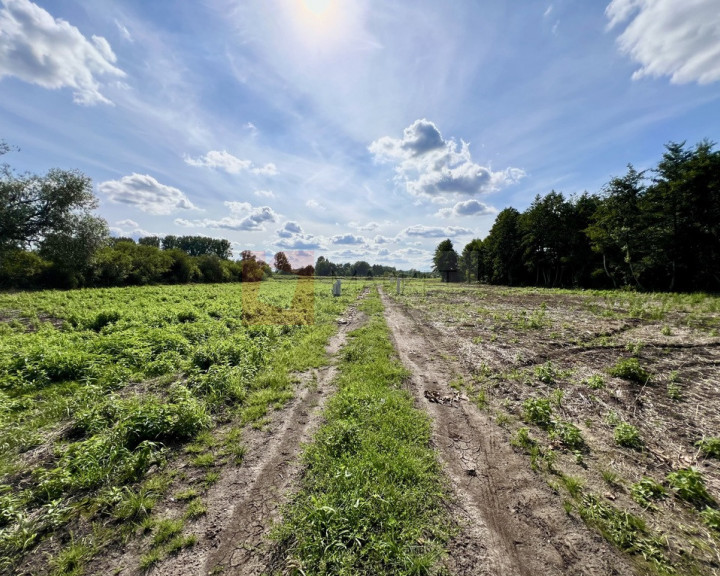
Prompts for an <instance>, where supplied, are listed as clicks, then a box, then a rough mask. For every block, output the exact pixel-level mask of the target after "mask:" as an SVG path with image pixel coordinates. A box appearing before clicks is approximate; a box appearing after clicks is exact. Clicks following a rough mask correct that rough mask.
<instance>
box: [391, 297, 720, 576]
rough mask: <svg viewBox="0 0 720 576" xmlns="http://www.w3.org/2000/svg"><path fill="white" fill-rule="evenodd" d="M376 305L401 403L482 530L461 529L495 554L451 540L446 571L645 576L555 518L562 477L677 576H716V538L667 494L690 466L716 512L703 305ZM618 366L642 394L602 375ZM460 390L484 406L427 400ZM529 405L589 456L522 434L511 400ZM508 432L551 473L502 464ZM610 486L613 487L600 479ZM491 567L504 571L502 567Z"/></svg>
mask: <svg viewBox="0 0 720 576" xmlns="http://www.w3.org/2000/svg"><path fill="white" fill-rule="evenodd" d="M384 302H385V305H386V310H387V317H388V321H389V323H390V326H391V329H392V330H393V333H394V335H395V339H396V346H397V348H398V351H399V353H400V356H401V358H402V359H403V362H405V363H406V365H407V366H408V367H409V368H410V369H411V370H412V372H413V379H412V390H413V393H414V394H415V396H416V398H417V399H418V403H419V404H420V405H424V406H426V407H427V409H428V411H429V412H430V414H431V416H432V417H433V419H434V421H435V430H436V442H437V444H438V448H439V449H440V455H441V458H443V461H444V462H445V463H446V466H447V469H448V473H449V474H450V477H451V480H452V482H453V485H454V486H455V489H456V493H457V495H458V501H459V503H460V504H461V507H462V509H463V512H465V513H466V515H467V516H468V520H469V522H471V521H472V520H473V519H474V517H475V516H477V517H479V518H480V519H481V520H482V522H481V524H480V527H479V528H478V527H473V526H472V524H470V523H467V526H468V528H467V529H466V530H470V531H471V532H472V531H473V530H475V531H476V532H477V531H478V530H481V531H482V530H487V531H488V532H489V533H490V537H491V539H490V540H489V542H492V543H493V544H492V545H489V546H487V547H483V546H480V545H471V544H468V542H469V541H470V540H472V538H470V537H461V538H460V542H459V544H460V545H461V546H462V548H461V550H460V551H454V552H453V553H452V555H453V556H455V557H456V559H452V558H451V562H455V563H456V564H455V566H452V568H453V571H455V572H457V573H459V574H462V573H468V574H469V573H474V574H476V573H488V574H490V573H503V570H507V573H519V574H540V573H543V574H547V573H551V574H613V573H620V574H626V573H633V572H634V573H638V574H646V573H652V571H651V570H650V568H649V567H648V565H647V564H644V563H643V561H642V558H641V557H640V556H639V555H638V556H633V557H630V556H627V555H626V554H622V553H619V552H616V551H615V549H614V547H611V546H609V545H608V544H606V543H605V542H604V540H603V539H602V538H601V537H600V536H599V534H597V533H596V532H595V531H594V529H589V528H586V527H585V525H584V523H583V522H582V521H581V520H580V519H579V518H578V516H577V514H576V513H570V514H567V513H566V512H565V510H564V508H563V503H564V501H566V500H570V497H569V495H568V493H567V492H566V491H565V488H563V487H562V486H561V484H562V482H561V478H563V477H572V478H574V479H577V480H578V481H579V482H580V484H581V485H582V487H583V490H585V491H587V492H588V493H593V494H596V495H598V496H599V497H600V498H601V499H602V500H604V501H605V502H606V503H608V504H611V505H612V506H613V507H615V508H617V509H619V510H623V511H628V512H629V513H631V514H633V515H635V516H637V517H639V518H641V519H642V520H643V521H645V523H646V524H647V526H648V529H649V530H651V531H652V532H653V533H654V534H656V535H657V536H658V538H659V539H660V540H661V541H662V542H663V543H664V549H663V555H664V556H665V557H666V559H667V560H668V562H669V563H670V565H672V566H673V567H675V569H676V570H677V573H679V574H714V575H717V574H720V551H719V550H720V545H719V544H720V538H719V537H720V534H718V533H717V532H713V531H712V530H710V529H709V528H708V527H707V526H706V525H704V524H703V522H702V520H701V517H700V515H699V514H698V509H696V508H695V507H693V506H692V505H690V504H688V503H686V502H684V501H682V500H680V499H679V498H677V497H674V495H673V491H672V489H671V487H670V486H669V484H668V482H667V480H666V478H667V474H668V473H670V472H673V471H676V470H678V469H682V468H689V467H693V468H695V469H696V470H699V471H700V472H701V473H702V476H703V478H704V481H705V484H706V487H707V490H708V492H709V493H710V495H711V496H712V497H713V498H714V499H715V501H716V502H717V501H718V500H720V462H719V461H718V460H716V459H709V458H705V457H704V456H703V455H702V453H701V452H700V451H699V450H698V448H697V446H696V442H697V441H698V440H700V439H702V438H704V437H709V436H716V437H717V436H719V435H720V337H718V326H720V312H719V311H718V307H717V304H716V303H713V301H712V299H711V298H707V299H705V300H703V298H702V297H698V298H697V299H696V302H695V301H694V300H692V299H691V298H689V297H687V298H685V299H682V298H680V297H679V298H676V299H673V297H670V296H667V297H665V296H652V295H646V296H643V295H629V296H627V297H624V296H623V295H622V294H618V293H608V294H606V295H603V294H597V293H587V294H585V293H583V292H580V291H575V292H573V291H553V290H527V289H507V288H501V287H489V286H480V287H479V286H470V287H468V286H458V285H455V286H440V287H438V286H435V287H433V288H429V289H427V290H422V289H417V288H415V289H413V290H408V291H407V293H406V294H405V295H401V296H397V295H395V294H394V290H393V295H392V297H385V298H384ZM628 358H635V359H637V361H638V362H639V364H640V365H641V366H642V367H643V368H645V369H646V370H647V371H648V372H649V373H650V375H651V377H650V380H649V381H648V382H644V383H637V382H632V381H628V380H624V379H622V378H618V377H613V376H611V375H610V374H609V369H610V368H611V367H612V366H614V365H615V364H616V363H617V362H618V361H619V360H623V359H628ZM543 367H549V369H551V371H552V372H553V375H554V376H553V381H552V382H543V381H541V379H540V378H539V377H538V370H541V369H543ZM591 376H600V377H601V378H602V381H603V385H602V387H600V388H592V387H590V386H589V384H588V378H590V377H591ZM450 384H452V385H453V386H452V387H451V386H450ZM457 389H459V390H461V391H463V393H464V394H466V395H467V396H466V397H470V398H471V399H472V400H474V401H477V400H478V399H479V398H482V400H481V401H479V402H478V405H475V404H473V402H472V401H470V402H469V401H464V400H461V401H459V402H452V403H451V404H450V405H444V404H441V403H436V402H432V401H430V399H429V398H427V397H425V396H424V392H425V391H426V390H429V391H437V392H438V393H439V394H440V395H445V396H447V395H448V394H450V393H456V390H457ZM540 397H545V398H556V399H557V402H556V403H555V404H554V405H553V410H554V413H555V415H556V417H557V418H561V419H562V420H563V421H566V422H570V423H572V424H574V425H575V426H577V427H578V429H579V430H580V431H581V433H582V436H583V438H584V440H585V442H586V444H587V450H586V451H585V452H584V453H583V454H581V455H580V457H579V458H578V455H576V454H574V453H573V452H572V451H570V450H566V449H564V448H563V446H562V445H560V444H558V442H557V441H556V440H554V439H553V438H552V437H549V435H548V433H547V431H545V430H542V429H540V428H539V427H537V426H534V425H533V424H529V423H527V422H525V421H523V402H525V401H526V400H527V399H528V398H540ZM478 406H480V407H478ZM618 421H623V422H627V423H629V424H632V425H633V426H635V427H636V428H637V429H638V431H639V433H640V437H641V438H642V441H643V446H642V448H641V449H637V450H634V449H631V448H625V447H621V446H618V445H617V443H616V442H615V439H614V436H613V430H614V426H615V424H616V423H617V422H618ZM520 427H528V428H529V429H530V433H531V436H532V437H533V438H534V439H535V440H537V442H538V443H539V445H542V446H543V448H544V449H550V450H551V451H553V452H554V454H555V456H556V461H555V463H554V465H553V470H551V471H548V470H545V469H543V470H536V471H535V472H533V471H531V468H530V459H529V458H528V456H527V455H525V454H523V453H522V452H521V451H519V450H517V451H515V450H513V448H512V447H511V446H510V439H511V438H512V437H513V433H514V432H515V431H517V430H518V429H519V428H520ZM472 469H474V472H472V473H471V474H472V475H469V474H470V473H469V472H468V470H472ZM548 469H550V466H548ZM610 474H612V475H614V476H615V481H614V482H608V481H607V479H608V477H609V476H610ZM643 477H648V478H652V479H654V480H655V481H656V482H658V483H660V484H662V485H663V486H664V487H665V488H666V489H667V491H668V496H667V497H666V498H664V499H662V500H658V501H656V502H654V509H653V508H650V507H644V506H642V505H640V504H639V503H638V502H636V501H634V500H633V498H632V494H631V486H632V484H633V483H635V482H638V481H639V480H641V479H642V478H643ZM485 540H486V541H488V540H487V538H485ZM463 553H470V554H471V555H472V554H474V555H476V556H477V558H478V559H479V561H482V562H486V563H489V565H490V566H499V569H495V568H490V569H488V571H487V572H480V571H478V568H477V566H476V567H475V570H474V571H473V570H469V571H467V572H463V571H462V568H463V567H462V566H461V567H460V568H461V569H458V567H457V564H458V562H460V560H458V559H457V558H461V557H462V554H463ZM502 554H505V555H506V556H507V557H506V558H505V559H503V558H498V555H502ZM465 563H466V565H468V566H470V565H471V563H472V562H471V560H470V559H467V560H465Z"/></svg>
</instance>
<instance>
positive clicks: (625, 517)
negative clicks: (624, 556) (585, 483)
mask: <svg viewBox="0 0 720 576" xmlns="http://www.w3.org/2000/svg"><path fill="white" fill-rule="evenodd" d="M578 512H579V513H580V517H581V518H582V519H583V520H584V521H585V522H586V523H587V524H589V525H591V526H595V527H596V528H597V529H598V530H599V531H600V532H601V533H602V535H603V536H604V537H605V538H606V539H607V540H608V541H610V542H612V543H613V544H614V545H615V546H617V547H618V548H619V549H620V550H622V551H624V552H627V553H629V554H638V555H642V557H643V558H644V559H645V560H647V561H649V562H651V563H652V564H654V565H655V566H657V567H661V568H666V567H667V566H668V562H667V559H666V557H665V545H664V544H663V543H662V541H661V540H660V538H659V537H658V536H656V535H655V534H653V533H651V532H650V530H649V529H648V528H647V526H646V525H645V522H644V521H643V520H642V519H641V518H639V517H637V516H635V515H633V514H631V513H630V512H627V511H625V510H619V509H617V508H615V507H614V506H612V505H610V504H608V503H607V502H603V501H602V500H601V499H600V498H598V497H597V496H595V495H594V494H584V495H583V497H582V501H581V503H580V505H579V506H578Z"/></svg>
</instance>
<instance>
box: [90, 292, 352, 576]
mask: <svg viewBox="0 0 720 576" xmlns="http://www.w3.org/2000/svg"><path fill="white" fill-rule="evenodd" d="M364 321H365V315H364V313H362V312H360V311H358V310H357V309H356V308H355V307H354V306H351V307H349V309H348V310H347V312H346V314H345V316H344V317H342V318H340V319H338V325H339V330H338V332H337V333H336V334H335V336H333V337H332V338H331V339H330V341H329V342H328V345H327V346H326V352H327V354H328V355H330V356H331V357H332V356H334V355H336V354H337V353H338V352H339V351H340V350H341V349H342V347H343V345H344V344H345V341H346V338H347V334H348V333H349V332H351V331H352V330H355V329H356V328H358V327H359V326H360V325H361V324H362V323H363V322H364ZM335 373H336V367H335V366H333V365H329V366H326V367H323V368H320V369H318V370H312V371H309V372H307V373H302V374H297V375H296V377H297V380H298V392H297V395H296V397H295V398H293V400H291V401H290V402H289V403H288V404H286V405H285V406H284V407H283V408H282V409H281V410H278V411H276V412H274V413H273V414H272V419H271V422H270V423H269V424H268V425H266V426H265V427H263V428H262V429H254V428H248V429H246V430H245V432H244V435H243V444H244V445H245V446H246V448H247V451H246V453H245V456H244V459H243V462H242V464H241V465H240V466H237V467H232V466H228V467H225V468H224V469H223V471H222V474H221V477H220V479H219V480H218V482H217V483H216V484H214V485H213V486H212V487H211V488H210V489H209V490H208V491H207V493H206V494H205V495H204V497H203V502H204V504H205V505H206V506H207V513H206V514H205V515H203V516H202V517H200V518H199V519H197V520H193V521H190V522H188V524H187V525H186V528H185V530H184V532H186V533H188V534H195V535H196V536H197V538H198V540H197V543H196V544H195V545H194V546H192V547H190V548H187V549H185V550H182V551H181V552H179V553H178V554H176V555H174V556H170V557H168V558H166V559H165V560H163V561H162V562H161V563H159V564H158V565H157V566H155V567H153V568H152V569H150V570H149V571H142V570H141V569H140V568H139V565H140V557H141V555H142V554H143V553H145V552H147V549H148V546H149V544H148V543H147V542H140V541H138V540H137V539H133V541H132V542H131V543H130V544H128V545H127V546H126V547H125V548H124V549H123V550H118V551H116V552H113V553H110V554H108V555H106V556H105V557H104V558H102V559H100V560H99V561H95V562H94V565H92V566H89V567H88V569H87V573H89V574H102V573H111V574H115V575H131V574H152V575H153V576H155V575H157V576H160V575H163V576H169V575H183V576H186V575H190V574H196V575H200V574H202V575H205V574H222V575H223V576H226V575H232V576H251V575H252V576H257V575H260V574H264V573H266V572H267V567H268V565H269V564H270V563H272V561H273V558H272V556H273V549H272V545H271V543H270V542H269V540H268V538H267V536H268V534H269V532H270V530H271V528H272V526H273V523H274V522H275V521H277V520H278V519H279V513H280V507H281V505H282V504H283V503H284V502H285V500H286V498H287V496H288V495H289V494H291V493H292V492H294V488H295V486H296V483H297V481H298V479H299V475H300V459H299V455H300V451H301V448H302V445H303V443H306V442H307V441H309V440H310V438H311V437H312V435H313V433H314V431H315V430H316V429H317V428H318V426H319V425H320V423H321V419H322V409H323V406H324V405H325V401H326V399H327V398H328V397H329V395H330V394H331V393H332V391H333V390H332V387H331V382H332V380H333V378H334V377H335ZM178 510H179V506H176V505H173V502H172V501H171V502H166V503H165V510H163V511H160V512H159V514H157V517H158V518H163V517H167V518H173V517H177V516H178ZM154 515H155V514H154Z"/></svg>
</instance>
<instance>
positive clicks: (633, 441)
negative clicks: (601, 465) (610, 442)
mask: <svg viewBox="0 0 720 576" xmlns="http://www.w3.org/2000/svg"><path fill="white" fill-rule="evenodd" d="M613 436H614V438H615V442H616V443H617V444H618V445H619V446H624V447H625V448H633V449H634V450H640V449H642V447H643V441H642V438H640V433H639V432H638V429H637V428H635V426H633V425H632V424H628V423H627V422H620V424H618V425H617V426H616V427H615V430H614V432H613Z"/></svg>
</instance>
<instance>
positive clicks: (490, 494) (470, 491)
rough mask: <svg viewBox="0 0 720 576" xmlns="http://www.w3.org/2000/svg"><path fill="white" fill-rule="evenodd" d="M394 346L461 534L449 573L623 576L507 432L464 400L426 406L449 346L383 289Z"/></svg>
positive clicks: (623, 568) (455, 369)
mask: <svg viewBox="0 0 720 576" xmlns="http://www.w3.org/2000/svg"><path fill="white" fill-rule="evenodd" d="M381 297H382V299H383V304H384V306H385V318H386V320H387V323H388V326H389V327H390V330H391V333H392V337H393V341H394V344H395V348H396V350H397V352H398V354H399V356H400V358H401V360H402V362H403V363H404V364H405V366H406V367H407V368H408V369H409V370H410V371H411V372H412V377H411V381H410V383H409V387H410V390H411V392H412V393H413V395H414V396H415V399H416V402H417V403H418V404H419V405H421V406H423V407H424V408H425V409H426V410H427V411H428V412H429V414H430V416H431V417H432V420H433V441H434V443H435V445H436V446H437V449H438V454H439V458H440V460H441V462H442V464H443V465H444V468H445V471H446V473H447V475H448V477H449V480H450V484H451V486H452V488H453V492H454V495H455V497H456V500H457V502H456V503H455V504H454V507H455V509H454V510H453V512H454V513H455V514H456V515H457V516H458V519H459V522H460V526H461V531H460V534H458V536H457V537H456V538H455V539H454V540H453V541H452V542H451V543H450V548H449V556H448V560H447V566H448V569H449V570H450V571H451V572H452V573H453V574H456V575H459V576H460V575H463V576H464V575H466V574H467V575H470V574H473V575H493V576H495V575H520V576H534V575H542V576H550V575H564V574H573V575H575V574H576V575H580V574H583V575H591V574H592V575H596V574H597V575H603V576H606V575H626V574H633V570H632V569H631V568H630V566H629V565H628V563H627V561H626V560H625V559H624V558H622V557H621V556H620V555H619V554H618V553H617V552H616V551H615V550H614V549H613V548H612V547H611V546H610V545H609V544H608V543H607V542H605V540H604V539H602V538H601V537H600V536H599V535H597V534H595V533H594V532H592V531H591V530H590V529H588V528H587V527H586V526H585V525H584V524H583V523H582V522H580V521H579V520H576V519H573V518H571V517H569V516H568V515H567V514H565V512H564V510H563V508H562V505H561V501H560V499H559V498H558V497H557V496H556V495H554V494H553V493H552V492H551V490H550V489H549V487H547V486H546V485H545V484H544V483H543V482H541V481H540V480H539V479H538V478H537V477H536V476H535V475H534V474H533V473H532V472H531V471H530V469H529V466H528V463H527V459H526V458H524V457H523V456H522V455H520V454H517V453H515V452H514V451H513V449H512V447H511V446H510V444H509V442H508V438H507V434H506V432H505V431H504V430H503V429H502V428H500V427H499V426H498V425H497V424H495V423H494V422H492V421H491V420H490V418H489V417H488V416H487V415H486V414H484V413H483V412H482V411H480V410H479V409H478V408H476V407H475V406H474V405H472V404H470V403H468V402H465V401H459V402H453V403H451V404H439V403H431V402H427V400H426V399H425V397H424V393H425V392H426V391H430V392H439V393H440V394H447V393H449V392H451V389H450V388H449V386H448V385H447V382H448V381H449V380H450V378H451V377H452V376H453V375H455V374H461V373H462V369H461V367H460V365H459V363H458V362H457V361H455V360H452V359H451V358H450V356H448V355H445V357H441V356H440V353H441V352H445V351H449V352H450V353H452V352H453V349H452V346H453V343H452V342H443V340H442V338H443V337H442V335H441V334H440V333H439V332H438V331H436V330H433V329H432V328H431V327H429V326H427V325H426V324H425V323H423V322H421V321H418V320H417V319H416V318H415V317H413V315H412V314H411V313H409V312H408V311H407V310H405V309H403V308H402V307H401V306H400V305H399V304H397V303H395V302H394V301H393V300H392V299H390V298H388V297H387V296H386V295H385V294H384V293H383V292H382V290H381Z"/></svg>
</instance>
